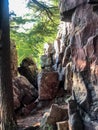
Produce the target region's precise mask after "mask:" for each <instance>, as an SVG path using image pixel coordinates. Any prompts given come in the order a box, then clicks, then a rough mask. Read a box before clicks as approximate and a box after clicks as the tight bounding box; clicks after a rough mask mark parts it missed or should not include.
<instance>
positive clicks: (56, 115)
mask: <svg viewBox="0 0 98 130" xmlns="http://www.w3.org/2000/svg"><path fill="white" fill-rule="evenodd" d="M64 120H68V109H67V108H66V107H65V108H63V107H60V106H58V105H57V104H53V105H52V106H51V108H50V111H49V112H46V113H45V114H44V116H43V118H42V121H41V127H43V126H44V125H46V124H48V125H53V126H55V125H56V123H57V122H60V121H64Z"/></svg>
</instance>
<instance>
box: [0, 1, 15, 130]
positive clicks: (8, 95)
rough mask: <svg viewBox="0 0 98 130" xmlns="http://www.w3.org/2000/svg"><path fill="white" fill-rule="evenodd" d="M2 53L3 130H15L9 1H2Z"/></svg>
mask: <svg viewBox="0 0 98 130" xmlns="http://www.w3.org/2000/svg"><path fill="white" fill-rule="evenodd" d="M0 6H1V7H0V30H1V32H2V35H1V40H0V44H1V45H2V51H1V100H2V103H1V129H2V130H15V129H16V123H15V119H14V111H13V108H14V107H13V89H12V77H11V65H10V29H9V9H8V0H0Z"/></svg>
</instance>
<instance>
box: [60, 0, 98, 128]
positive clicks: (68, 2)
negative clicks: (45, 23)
mask: <svg viewBox="0 0 98 130" xmlns="http://www.w3.org/2000/svg"><path fill="white" fill-rule="evenodd" d="M59 8H60V14H61V20H63V21H64V22H62V23H63V24H62V27H61V29H60V30H59V31H60V33H59V34H60V36H61V37H60V40H61V43H62V42H63V45H64V48H65V50H64V56H63V58H62V62H61V64H62V68H65V88H67V86H68V85H69V84H71V85H69V86H71V87H72V92H73V97H74V98H75V100H76V102H77V103H78V107H79V108H80V110H81V111H82V114H81V116H82V118H83V120H84V122H88V121H91V122H90V123H91V124H92V127H94V129H96V130H97V127H96V125H98V124H97V123H96V122H97V121H98V0H60V3H59ZM64 28H65V29H64ZM62 30H65V31H62ZM64 39H65V40H64ZM66 41H67V42H66ZM69 64H70V67H68V65H69ZM68 76H69V77H68ZM67 77H68V79H71V81H70V80H69V81H68V80H67ZM66 81H67V83H66ZM92 121H95V122H93V123H92ZM86 124H87V123H86ZM86 127H87V129H88V126H87V125H86ZM89 129H92V130H93V128H89Z"/></svg>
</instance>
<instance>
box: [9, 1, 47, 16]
mask: <svg viewBox="0 0 98 130" xmlns="http://www.w3.org/2000/svg"><path fill="white" fill-rule="evenodd" d="M41 1H43V2H47V3H48V2H49V0H41ZM27 2H28V0H9V9H10V11H12V10H13V11H14V12H15V14H16V15H17V16H23V15H24V14H26V13H27V12H29V9H27V8H26V3H27Z"/></svg>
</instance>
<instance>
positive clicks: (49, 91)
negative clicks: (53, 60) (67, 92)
mask: <svg viewBox="0 0 98 130" xmlns="http://www.w3.org/2000/svg"><path fill="white" fill-rule="evenodd" d="M58 85H59V75H58V73H57V72H54V71H52V72H45V71H43V72H41V73H40V74H39V75H38V89H39V100H48V99H53V98H54V97H55V96H56V94H57V91H58Z"/></svg>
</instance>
